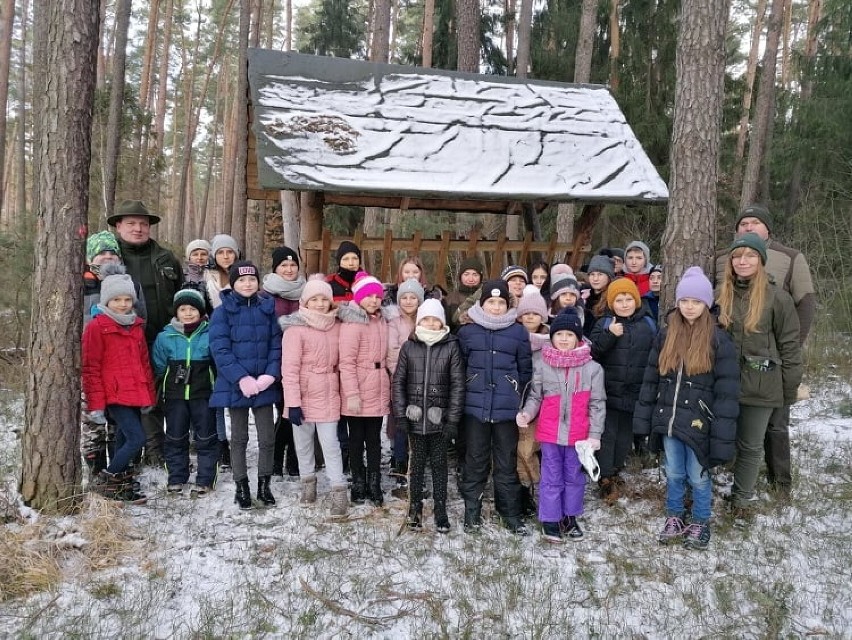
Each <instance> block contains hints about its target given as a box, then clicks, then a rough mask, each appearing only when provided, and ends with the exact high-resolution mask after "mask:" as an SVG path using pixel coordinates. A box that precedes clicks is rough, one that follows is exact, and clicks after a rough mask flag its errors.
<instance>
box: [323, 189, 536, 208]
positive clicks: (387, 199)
mask: <svg viewBox="0 0 852 640" xmlns="http://www.w3.org/2000/svg"><path fill="white" fill-rule="evenodd" d="M325 203H326V204H339V205H344V206H350V207H384V208H386V209H401V210H403V209H404V210H407V209H427V210H429V211H466V212H469V213H501V214H505V213H507V212H508V211H509V210H510V209H513V208H514V207H515V205H517V204H518V203H517V202H515V201H513V200H459V199H449V198H409V197H400V196H376V195H368V194H356V193H332V192H329V191H326V192H325ZM547 204H548V203H546V202H536V203H535V206H536V210H537V211H542V210H543V209H544V208H545V207H546V206H547Z"/></svg>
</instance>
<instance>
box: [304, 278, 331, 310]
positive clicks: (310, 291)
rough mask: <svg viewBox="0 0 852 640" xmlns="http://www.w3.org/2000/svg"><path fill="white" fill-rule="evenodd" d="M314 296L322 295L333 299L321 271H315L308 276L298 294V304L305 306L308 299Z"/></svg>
mask: <svg viewBox="0 0 852 640" xmlns="http://www.w3.org/2000/svg"><path fill="white" fill-rule="evenodd" d="M314 296H324V297H326V298H328V299H329V301H332V300H334V294H333V293H332V291H331V285H330V284H329V283H327V282H326V281H325V276H323V275H322V274H321V273H315V274H313V275H312V276H311V277H310V278H308V281H307V282H306V283H305V286H304V287H303V288H302V295H301V296H299V304H301V305H302V306H305V305H306V304H308V300H310V299H311V298H313V297H314Z"/></svg>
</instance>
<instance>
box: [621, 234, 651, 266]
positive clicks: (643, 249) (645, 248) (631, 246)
mask: <svg viewBox="0 0 852 640" xmlns="http://www.w3.org/2000/svg"><path fill="white" fill-rule="evenodd" d="M632 249H639V251H641V252H642V253H643V254H644V256H645V266H644V267H642V271H641V272H640V273H648V271H650V269H651V250H650V249H649V248H648V245H647V244H645V243H644V242H642V241H641V240H634V241H633V242H631V243H630V244H629V245H627V247H625V249H624V255H625V256H626V255H627V252H628V251H631V250H632Z"/></svg>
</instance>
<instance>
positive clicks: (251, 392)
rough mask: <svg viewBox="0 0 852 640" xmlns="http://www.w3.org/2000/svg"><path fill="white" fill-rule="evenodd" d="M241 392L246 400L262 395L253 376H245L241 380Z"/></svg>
mask: <svg viewBox="0 0 852 640" xmlns="http://www.w3.org/2000/svg"><path fill="white" fill-rule="evenodd" d="M240 391H241V392H242V394H243V395H244V396H245V397H246V398H251V397H252V396H256V395H257V394H258V393H260V389H259V388H258V386H257V380H255V379H254V378H252V377H251V376H243V377H242V378H240Z"/></svg>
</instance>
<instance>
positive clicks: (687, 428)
mask: <svg viewBox="0 0 852 640" xmlns="http://www.w3.org/2000/svg"><path fill="white" fill-rule="evenodd" d="M665 338H666V335H665V332H661V333H660V335H659V336H658V337H657V339H656V340H654V346H653V348H652V349H651V355H650V356H649V357H648V368H647V369H646V370H645V379H644V381H643V382H642V391H641V392H640V394H639V402H638V403H637V404H636V412H635V413H634V414H633V433H635V434H636V435H651V436H652V437H651V440H650V445H651V448H652V450H660V449H661V448H662V446H661V444H662V436H671V437H674V438H677V439H678V440H682V441H683V442H684V443H686V444H687V445H688V446H689V447H690V448H691V449H692V450H693V451H694V452H695V455H696V457H697V458H698V462H700V463H701V466H703V467H705V468H710V467H714V466H716V465H718V464H723V463H725V462H728V461H729V460H732V459H733V457H734V451H735V448H736V446H735V443H736V437H737V417H738V416H739V413H740V405H739V394H740V368H739V364H738V358H737V351H736V347H735V346H734V342H733V340H731V337H730V336H729V335H728V334H727V333H726V332H725V331H724V330H723V329H721V328H720V327H716V336H715V339H714V350H715V355H714V358H713V370H712V371H709V372H707V373H701V374H698V375H694V376H688V375H686V374H685V373H684V372H683V367H681V368H680V369H679V370H678V371H676V372H673V373H668V374H666V375H664V376H661V375H660V370H659V368H658V362H659V357H660V350H661V349H662V348H663V343H664V341H665Z"/></svg>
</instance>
